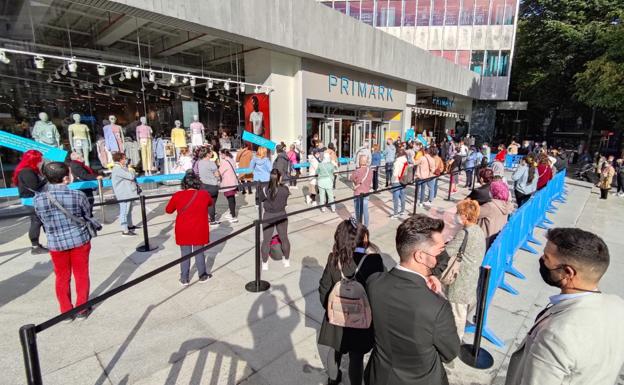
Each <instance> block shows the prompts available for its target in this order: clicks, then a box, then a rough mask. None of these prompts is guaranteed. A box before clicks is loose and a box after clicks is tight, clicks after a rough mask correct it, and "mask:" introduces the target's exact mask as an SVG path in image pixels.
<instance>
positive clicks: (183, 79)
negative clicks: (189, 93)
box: [182, 76, 189, 84]
mask: <svg viewBox="0 0 624 385" xmlns="http://www.w3.org/2000/svg"><path fill="white" fill-rule="evenodd" d="M188 82H189V78H187V77H186V76H185V77H183V78H182V83H183V84H186V83H188Z"/></svg>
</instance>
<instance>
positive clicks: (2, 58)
mask: <svg viewBox="0 0 624 385" xmlns="http://www.w3.org/2000/svg"><path fill="white" fill-rule="evenodd" d="M0 62H2V63H4V64H9V63H10V62H11V59H9V58H8V57H7V54H6V51H5V50H3V49H2V50H0Z"/></svg>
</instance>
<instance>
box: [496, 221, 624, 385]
mask: <svg viewBox="0 0 624 385" xmlns="http://www.w3.org/2000/svg"><path fill="white" fill-rule="evenodd" d="M546 238H547V240H548V242H547V243H546V247H545V248H544V255H543V256H542V258H540V261H539V263H540V269H539V270H540V275H541V276H542V279H543V280H544V282H546V284H548V285H550V286H555V287H558V288H560V289H561V294H559V295H555V296H552V297H550V304H549V305H548V307H546V309H544V310H543V311H542V312H541V313H539V315H538V316H537V318H536V320H535V323H534V324H533V326H532V327H531V329H530V330H529V332H528V334H527V336H526V337H525V340H524V341H523V342H522V343H521V344H520V346H519V348H518V350H517V351H516V352H515V353H514V354H513V355H512V356H511V359H510V362H509V369H508V371H507V379H506V382H505V384H506V385H555V384H556V385H560V384H568V385H605V384H614V383H615V382H616V380H617V377H618V374H619V373H620V369H621V368H622V364H624V348H623V346H624V323H623V322H622V320H623V319H624V300H622V299H621V298H620V297H618V296H615V295H610V294H603V293H601V292H600V291H599V290H598V284H599V282H600V279H601V278H602V276H603V275H604V273H605V272H606V271H607V268H608V266H609V249H608V248H607V245H606V244H605V243H604V241H603V240H602V239H600V237H598V236H597V235H595V234H592V233H590V232H587V231H583V230H581V229H577V228H555V229H551V230H550V231H548V233H547V235H546Z"/></svg>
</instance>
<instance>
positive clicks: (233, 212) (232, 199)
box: [225, 195, 236, 218]
mask: <svg viewBox="0 0 624 385" xmlns="http://www.w3.org/2000/svg"><path fill="white" fill-rule="evenodd" d="M225 199H227V201H228V207H229V208H230V215H232V218H236V195H232V196H229V197H225Z"/></svg>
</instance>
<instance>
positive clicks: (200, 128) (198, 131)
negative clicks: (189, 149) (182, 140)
mask: <svg viewBox="0 0 624 385" xmlns="http://www.w3.org/2000/svg"><path fill="white" fill-rule="evenodd" d="M204 131H206V128H205V127H204V125H203V124H201V122H200V121H199V116H197V115H193V122H192V123H191V144H192V145H193V148H195V147H199V146H203V145H204Z"/></svg>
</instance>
